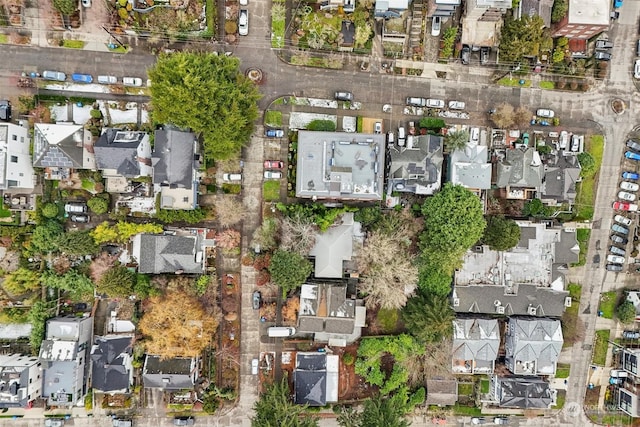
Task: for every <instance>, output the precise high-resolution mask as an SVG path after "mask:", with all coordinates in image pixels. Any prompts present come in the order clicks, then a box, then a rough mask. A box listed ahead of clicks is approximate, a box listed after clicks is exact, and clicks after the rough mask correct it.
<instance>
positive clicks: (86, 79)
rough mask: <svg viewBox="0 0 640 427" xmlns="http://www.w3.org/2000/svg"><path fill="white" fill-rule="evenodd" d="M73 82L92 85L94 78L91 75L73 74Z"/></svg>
mask: <svg viewBox="0 0 640 427" xmlns="http://www.w3.org/2000/svg"><path fill="white" fill-rule="evenodd" d="M71 80H73V81H74V82H76V83H92V82H93V77H91V75H89V74H79V73H73V74H72V75H71Z"/></svg>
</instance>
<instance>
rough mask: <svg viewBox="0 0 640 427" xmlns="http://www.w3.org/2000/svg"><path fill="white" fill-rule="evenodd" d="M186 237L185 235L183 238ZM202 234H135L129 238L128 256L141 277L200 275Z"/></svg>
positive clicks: (202, 261) (202, 232)
mask: <svg viewBox="0 0 640 427" xmlns="http://www.w3.org/2000/svg"><path fill="white" fill-rule="evenodd" d="M184 234H187V235H184ZM204 237H205V234H204V231H200V232H196V233H194V234H188V233H181V234H180V235H177V234H176V235H172V234H138V235H136V236H134V237H133V241H132V250H131V255H132V257H133V258H135V260H137V262H138V272H139V273H144V274H162V273H175V274H202V272H203V271H204V249H205V248H204V243H205V238H204Z"/></svg>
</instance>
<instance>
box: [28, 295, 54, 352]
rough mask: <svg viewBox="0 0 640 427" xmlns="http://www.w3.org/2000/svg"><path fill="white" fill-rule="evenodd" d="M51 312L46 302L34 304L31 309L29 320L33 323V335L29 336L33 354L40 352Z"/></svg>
mask: <svg viewBox="0 0 640 427" xmlns="http://www.w3.org/2000/svg"><path fill="white" fill-rule="evenodd" d="M51 312H52V309H51V307H50V306H49V305H48V304H47V303H46V302H44V301H36V302H34V303H33V305H32V306H31V308H30V309H29V315H28V316H27V318H28V320H29V323H31V335H30V336H29V345H30V346H31V354H34V355H37V354H38V353H39V352H40V344H42V340H43V339H44V333H45V328H46V322H47V319H48V318H49V317H51Z"/></svg>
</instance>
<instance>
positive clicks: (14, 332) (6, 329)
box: [0, 323, 33, 354]
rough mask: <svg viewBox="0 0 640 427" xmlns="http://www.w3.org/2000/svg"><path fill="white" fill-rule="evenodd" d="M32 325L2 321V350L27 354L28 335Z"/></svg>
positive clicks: (0, 333) (29, 349)
mask: <svg viewBox="0 0 640 427" xmlns="http://www.w3.org/2000/svg"><path fill="white" fill-rule="evenodd" d="M32 329H33V325H31V324H30V323H3V324H0V342H2V346H3V350H4V352H6V353H8V354H10V353H17V354H29V353H30V352H31V347H30V346H29V337H30V335H31V330H32Z"/></svg>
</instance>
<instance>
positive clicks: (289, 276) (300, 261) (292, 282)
mask: <svg viewBox="0 0 640 427" xmlns="http://www.w3.org/2000/svg"><path fill="white" fill-rule="evenodd" d="M312 270H313V267H312V265H311V262H310V261H309V260H308V259H306V258H305V257H303V256H302V255H299V254H297V253H294V252H288V251H283V250H280V249H278V250H276V251H275V252H274V253H273V256H271V263H270V264H269V273H270V274H271V279H272V280H273V281H274V282H275V284H276V285H278V286H279V287H280V288H282V295H283V296H286V294H287V293H288V292H289V291H291V290H293V289H295V288H297V287H298V286H300V285H302V284H303V283H304V281H305V280H307V277H309V275H310V274H311V271H312Z"/></svg>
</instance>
